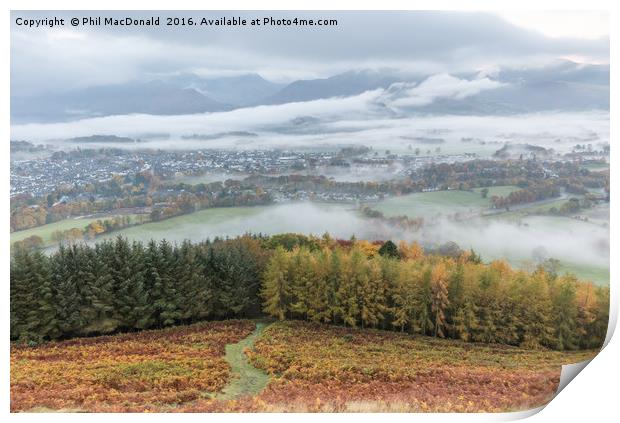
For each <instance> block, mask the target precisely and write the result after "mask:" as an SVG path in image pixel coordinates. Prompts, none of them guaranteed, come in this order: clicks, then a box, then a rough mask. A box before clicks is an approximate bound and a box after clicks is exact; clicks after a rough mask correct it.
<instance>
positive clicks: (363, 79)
mask: <svg viewBox="0 0 620 423" xmlns="http://www.w3.org/2000/svg"><path fill="white" fill-rule="evenodd" d="M430 76H431V75H424V74H411V73H410V74H407V73H403V72H399V71H396V70H382V71H377V70H361V71H349V72H344V73H341V74H337V75H334V76H331V77H328V78H320V79H308V80H297V81H293V82H291V83H289V84H281V83H275V82H271V81H268V80H266V79H264V78H262V77H261V76H260V75H258V74H255V73H248V74H244V75H236V76H225V77H201V76H198V75H195V74H187V73H186V74H177V75H172V76H166V77H160V78H157V79H154V80H150V81H132V82H127V83H124V84H117V85H105V86H97V87H89V88H83V89H79V90H74V91H70V92H64V93H56V94H42V95H39V96H35V97H22V96H19V95H11V120H12V122H13V123H27V122H54V121H68V120H74V119H81V118H87V117H96V116H109V115H120V114H130V113H146V114H155V115H176V114H191V113H204V112H216V111H227V110H232V109H236V108H240V107H250V106H258V105H275V104H284V103H291V102H302V101H311V100H316V99H323V98H331V97H346V96H353V95H357V94H361V93H363V92H365V91H368V90H374V89H378V88H383V89H387V88H389V87H391V86H392V85H393V84H396V83H407V84H408V85H409V86H415V85H416V84H419V83H421V82H423V81H424V80H425V79H427V78H428V77H430ZM455 76H456V77H459V78H463V79H467V80H472V79H476V78H480V77H481V75H480V74H475V73H469V74H467V73H461V74H455ZM484 76H485V77H487V78H489V79H491V80H493V81H497V82H499V83H500V84H498V87H497V88H494V89H489V90H484V91H481V92H479V93H477V94H475V95H470V96H467V97H466V98H437V99H435V100H434V101H432V102H431V103H430V104H424V105H420V106H417V107H410V108H409V109H411V110H412V111H413V112H422V113H444V114H445V113H458V114H462V113H471V114H498V113H520V112H528V111H541V110H590V109H609V66H608V65H584V64H578V63H574V62H570V61H560V62H557V63H555V64H553V65H551V66H547V67H541V68H534V69H500V70H497V71H495V72H493V73H490V74H488V75H484Z"/></svg>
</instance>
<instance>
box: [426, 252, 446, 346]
mask: <svg viewBox="0 0 620 423" xmlns="http://www.w3.org/2000/svg"><path fill="white" fill-rule="evenodd" d="M447 277H448V273H447V270H446V266H445V264H444V263H443V262H439V263H437V264H436V265H435V266H433V268H432V270H431V292H432V303H431V311H432V312H433V318H434V320H435V329H434V336H435V337H437V336H439V337H441V338H443V337H444V332H443V330H444V328H445V326H446V316H445V310H446V308H447V307H448V305H449V304H450V302H449V300H448V286H447Z"/></svg>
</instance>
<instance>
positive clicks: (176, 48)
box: [11, 11, 609, 95]
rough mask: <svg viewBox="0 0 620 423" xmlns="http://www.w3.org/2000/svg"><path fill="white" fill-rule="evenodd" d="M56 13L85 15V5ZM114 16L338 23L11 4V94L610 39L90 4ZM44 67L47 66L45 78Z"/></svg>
mask: <svg viewBox="0 0 620 423" xmlns="http://www.w3.org/2000/svg"><path fill="white" fill-rule="evenodd" d="M53 15H55V16H59V17H65V18H70V17H73V16H77V17H84V16H86V15H85V13H83V12H55V13H53ZM91 15H101V16H104V17H105V16H114V17H119V16H122V17H125V16H130V17H145V16H150V15H157V16H160V17H161V19H162V21H164V20H165V17H166V16H178V17H187V16H188V15H189V16H196V17H203V16H204V17H208V18H218V17H222V16H228V17H231V16H241V17H245V18H247V19H251V18H254V17H263V16H274V17H275V18H283V17H284V18H293V17H301V18H315V19H316V18H333V19H337V20H338V25H337V26H333V27H304V28H296V27H260V28H259V27H232V28H231V27H219V28H216V27H201V26H194V27H157V28H144V27H141V28H133V27H123V28H109V27H77V28H71V27H59V28H52V29H49V28H24V27H21V26H17V25H15V24H14V22H15V18H17V17H18V16H19V17H25V18H33V19H36V18H44V17H48V16H50V12H34V11H33V12H19V11H15V12H12V21H13V25H12V32H11V84H12V90H13V92H12V94H13V95H15V94H20V95H21V94H23V95H27V94H32V95H34V94H38V93H41V92H45V91H67V90H71V89H75V88H79V87H84V86H91V85H102V84H110V83H120V82H124V81H128V80H132V79H141V78H147V77H149V76H150V77H152V76H153V75H158V74H166V73H176V72H188V71H190V72H192V71H193V72H198V73H202V74H210V75H215V74H231V73H233V74H234V73H236V72H258V73H260V74H262V75H263V76H264V77H267V78H271V79H278V80H288V81H290V80H293V79H299V78H313V77H317V76H326V75H332V74H334V73H337V72H340V71H343V70H350V69H356V68H357V69H359V68H381V67H392V68H397V69H402V70H403V71H406V72H412V73H422V74H431V73H441V72H457V71H469V70H472V69H482V68H488V67H492V66H497V65H518V66H532V65H536V64H540V63H545V62H549V61H550V60H555V59H557V58H559V57H568V56H571V57H576V56H579V57H583V58H584V60H593V61H603V62H608V58H609V40H607V39H599V40H587V39H561V38H546V37H544V36H543V35H541V34H539V33H536V32H534V31H527V30H524V29H521V28H518V27H516V26H514V25H512V24H509V23H508V22H506V21H504V20H502V19H501V18H500V17H498V16H495V15H492V14H485V13H465V12H460V13H457V12H425V11H417V12H402V11H399V12H387V11H383V12H380V11H373V12H353V11H352V12H332V11H329V12H328V11H323V12H318V11H317V12H266V11H261V12H226V11H221V12H220V11H218V12H153V13H145V12H122V13H118V12H91ZM41 75H46V77H45V78H41Z"/></svg>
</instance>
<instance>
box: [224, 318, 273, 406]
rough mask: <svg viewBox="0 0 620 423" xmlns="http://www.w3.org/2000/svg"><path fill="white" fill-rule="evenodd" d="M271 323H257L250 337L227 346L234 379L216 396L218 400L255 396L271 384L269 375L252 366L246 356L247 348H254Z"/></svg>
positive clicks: (227, 357)
mask: <svg viewBox="0 0 620 423" xmlns="http://www.w3.org/2000/svg"><path fill="white" fill-rule="evenodd" d="M267 326H269V323H261V322H259V323H257V324H256V329H255V330H254V332H252V334H251V335H250V336H248V337H247V338H245V339H243V340H241V341H239V342H237V343H236V344H228V345H226V356H225V357H224V358H225V359H226V361H228V363H229V364H230V367H231V373H232V377H231V380H230V382H229V383H228V385H226V387H225V388H224V389H222V392H220V393H218V394H217V395H216V398H217V399H221V400H229V399H234V398H237V397H240V396H243V395H255V394H258V393H259V392H260V391H262V390H263V388H264V387H265V386H267V383H269V375H268V374H267V373H265V372H264V371H262V370H260V369H257V368H256V367H254V366H252V364H250V362H249V361H248V357H247V356H246V355H245V353H244V350H245V349H246V348H252V347H253V346H254V342H255V341H256V339H258V337H259V336H260V335H261V333H262V332H263V330H265V328H266V327H267Z"/></svg>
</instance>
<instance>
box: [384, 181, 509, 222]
mask: <svg viewBox="0 0 620 423" xmlns="http://www.w3.org/2000/svg"><path fill="white" fill-rule="evenodd" d="M488 190H489V192H488V194H487V198H483V197H482V194H481V193H480V189H476V190H473V191H458V190H452V191H434V192H420V193H414V194H408V195H403V196H400V197H392V198H389V199H387V200H385V201H383V202H381V203H379V204H377V205H376V206H373V208H374V209H376V210H378V211H380V212H382V213H383V214H385V215H386V216H399V215H406V216H409V217H424V218H431V217H434V216H436V215H443V216H445V215H449V214H454V213H472V212H474V213H478V212H481V211H482V210H484V209H488V208H490V207H491V200H490V198H491V197H492V196H494V195H497V196H506V195H508V194H510V193H511V192H513V191H516V190H518V188H517V187H515V186H498V187H489V188H488Z"/></svg>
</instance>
